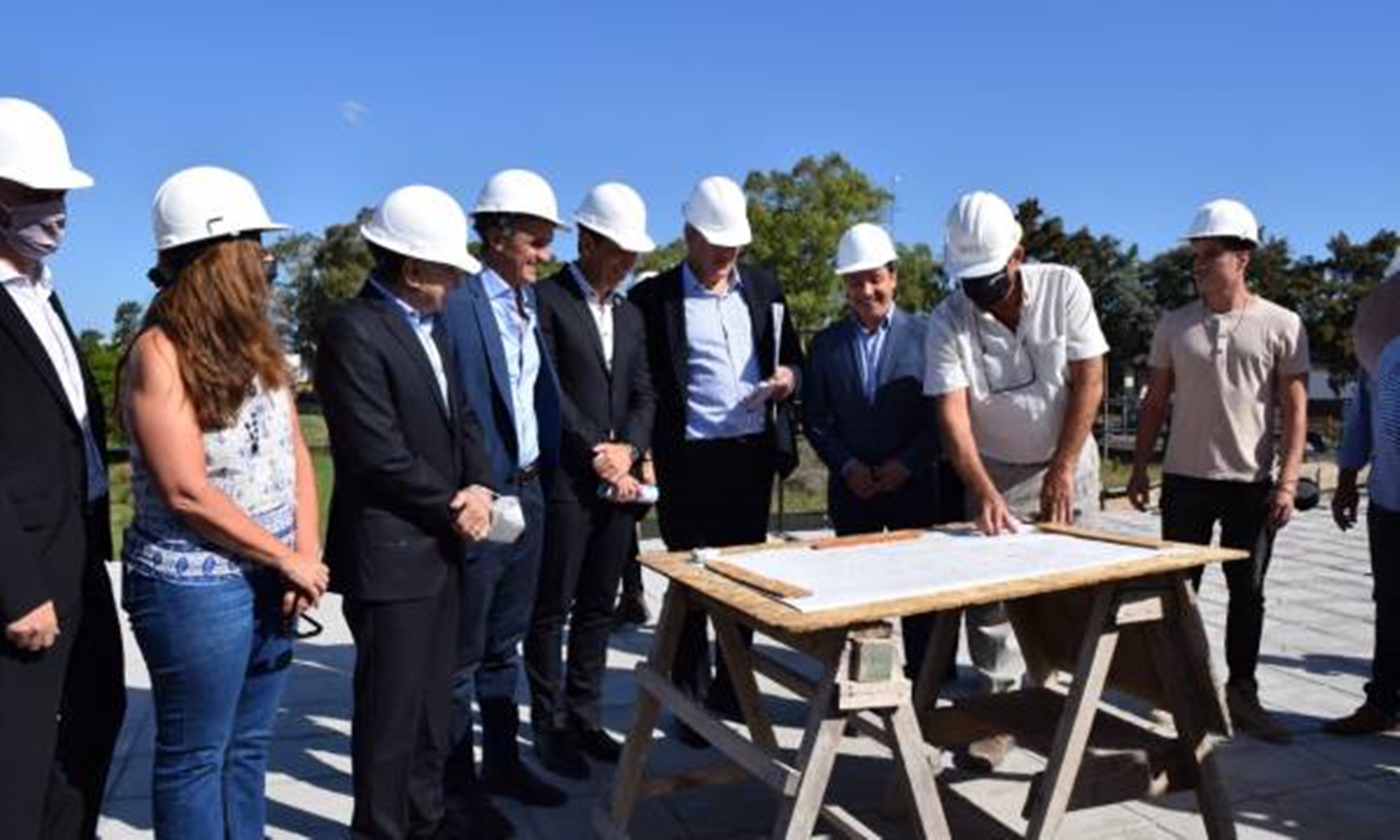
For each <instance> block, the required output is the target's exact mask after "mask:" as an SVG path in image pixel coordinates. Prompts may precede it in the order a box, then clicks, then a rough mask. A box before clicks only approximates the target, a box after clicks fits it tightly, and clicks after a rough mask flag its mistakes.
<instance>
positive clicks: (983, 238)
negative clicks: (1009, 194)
mask: <svg viewBox="0 0 1400 840" xmlns="http://www.w3.org/2000/svg"><path fill="white" fill-rule="evenodd" d="M943 236H944V239H943V266H944V270H945V271H946V272H947V273H948V276H949V277H951V278H952V279H953V280H961V279H962V278H964V277H985V276H987V275H988V274H995V273H997V272H998V271H1000V270H1001V269H1002V268H1003V267H1005V265H1006V262H1007V260H1009V259H1011V255H1012V254H1013V253H1014V252H1015V251H1016V246H1018V245H1020V244H1021V223H1020V222H1018V221H1016V216H1015V214H1014V213H1012V212H1011V205H1009V204H1007V203H1006V202H1005V201H1004V200H1002V198H1001V196H999V195H996V194H995V193H989V192H971V193H967V194H966V195H964V196H963V197H961V198H959V199H958V203H957V204H954V205H953V209H952V210H949V211H948V219H947V221H945V222H944V225H943Z"/></svg>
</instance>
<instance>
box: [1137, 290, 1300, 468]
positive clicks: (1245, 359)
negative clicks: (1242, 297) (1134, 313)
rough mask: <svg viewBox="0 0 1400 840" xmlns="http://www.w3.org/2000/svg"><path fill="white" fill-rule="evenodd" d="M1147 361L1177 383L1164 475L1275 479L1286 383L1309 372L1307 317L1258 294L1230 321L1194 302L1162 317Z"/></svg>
mask: <svg viewBox="0 0 1400 840" xmlns="http://www.w3.org/2000/svg"><path fill="white" fill-rule="evenodd" d="M1147 363H1148V364H1149V365H1151V366H1152V367H1154V368H1161V369H1165V370H1170V371H1171V372H1172V373H1173V375H1174V378H1175V383H1176V387H1175V391H1174V393H1173V396H1172V410H1171V435H1170V437H1169V438H1168V439H1167V457H1166V460H1165V461H1164V462H1163V464H1162V470H1163V472H1168V473H1175V474H1177V475H1185V476H1191V477H1193V478H1208V479H1217V480H1225V481H1267V480H1269V478H1270V477H1271V476H1272V474H1273V468H1274V454H1275V453H1274V431H1275V430H1274V414H1275V411H1274V410H1275V408H1276V407H1277V395H1278V382H1279V378H1280V377H1287V376H1296V375H1298V374H1304V375H1306V374H1307V372H1308V367H1309V362H1308V334H1307V333H1306V332H1305V331H1304V330H1303V322H1302V319H1300V318H1299V317H1298V316H1297V315H1295V314H1293V313H1292V312H1290V311H1288V310H1287V309H1284V308H1283V307H1282V306H1279V305H1278V304H1276V303H1271V302H1269V301H1267V300H1265V299H1264V298H1262V297H1259V296H1258V295H1254V296H1252V297H1251V298H1250V299H1249V302H1248V303H1246V304H1245V306H1244V308H1243V309H1239V310H1235V311H1233V312H1227V313H1225V314H1223V315H1217V314H1215V313H1212V312H1211V311H1210V310H1208V309H1207V308H1206V306H1205V304H1204V303H1203V302H1202V301H1200V300H1195V301H1192V302H1191V303H1188V304H1186V305H1185V306H1183V307H1181V308H1179V309H1174V310H1172V311H1171V312H1168V313H1167V314H1166V315H1163V316H1162V320H1161V321H1159V322H1158V324H1157V331H1156V333H1154V334H1153V336H1152V352H1151V354H1150V355H1149V356H1148V359H1147Z"/></svg>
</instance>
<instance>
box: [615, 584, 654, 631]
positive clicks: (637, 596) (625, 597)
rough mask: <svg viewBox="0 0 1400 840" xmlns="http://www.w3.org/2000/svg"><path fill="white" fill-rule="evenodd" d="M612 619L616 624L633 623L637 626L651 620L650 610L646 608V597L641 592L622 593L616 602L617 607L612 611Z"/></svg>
mask: <svg viewBox="0 0 1400 840" xmlns="http://www.w3.org/2000/svg"><path fill="white" fill-rule="evenodd" d="M613 621H615V622H616V623H618V624H635V625H637V626H638V627H641V626H642V625H644V624H646V623H647V622H649V621H651V612H650V611H649V610H647V602H646V598H645V597H643V595H642V593H640V592H637V593H629V592H624V593H622V597H621V598H620V599H618V602H617V609H616V610H614V611H613Z"/></svg>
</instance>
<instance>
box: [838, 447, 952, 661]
mask: <svg viewBox="0 0 1400 840" xmlns="http://www.w3.org/2000/svg"><path fill="white" fill-rule="evenodd" d="M836 482H842V484H840V485H838V484H837V483H836ZM964 505H965V502H964V501H963V487H962V482H961V481H960V480H959V479H958V476H957V473H955V472H954V471H953V468H952V467H951V466H949V465H947V464H938V465H935V466H934V468H933V471H932V472H931V473H930V474H929V475H927V476H924V477H922V478H919V479H910V480H909V481H908V482H906V483H905V484H904V486H903V487H900V488H899V490H897V491H895V492H894V493H886V494H881V495H879V496H876V497H874V498H872V499H866V500H861V499H858V498H856V497H855V496H854V495H853V494H851V493H850V491H849V490H847V489H846V488H845V486H844V481H842V479H841V478H840V477H839V476H833V477H832V480H831V483H829V484H828V485H827V518H829V519H830V520H831V527H832V528H833V529H834V530H835V531H836V536H838V537H844V536H848V535H852V534H878V533H880V532H882V531H899V530H902V529H905V528H928V527H930V526H932V525H942V524H945V523H948V522H961V521H962V520H963V519H964V518H965V517H964V515H963V512H964V511H963V508H964ZM934 617H935V614H934V613H923V614H921V615H910V616H905V618H904V619H903V620H902V622H901V623H902V624H903V632H904V667H905V672H906V673H907V674H908V675H909V676H910V677H911V678H914V677H917V675H918V669H919V666H920V665H921V664H923V661H924V653H925V652H926V651H927V650H928V643H929V637H930V636H932V635H933V622H934ZM957 656H958V652H957V650H956V648H955V649H954V650H953V651H952V655H951V657H950V659H949V661H948V662H946V663H944V665H943V668H944V672H945V673H953V672H954V670H955V669H956V667H957V666H956V663H957Z"/></svg>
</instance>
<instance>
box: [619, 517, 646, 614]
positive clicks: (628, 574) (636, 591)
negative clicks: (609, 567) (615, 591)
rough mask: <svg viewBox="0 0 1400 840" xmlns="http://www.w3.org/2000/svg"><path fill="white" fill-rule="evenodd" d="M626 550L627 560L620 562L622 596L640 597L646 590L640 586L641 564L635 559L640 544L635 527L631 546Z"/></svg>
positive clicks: (639, 549)
mask: <svg viewBox="0 0 1400 840" xmlns="http://www.w3.org/2000/svg"><path fill="white" fill-rule="evenodd" d="M627 551H628V554H627V557H628V560H627V562H626V563H624V564H622V597H624V598H641V597H642V596H643V595H645V594H646V592H645V590H644V589H643V588H642V564H641V563H640V562H638V561H637V557H638V555H640V554H641V546H640V545H639V539H638V536H637V529H636V528H633V529H632V547H631V548H629V549H627Z"/></svg>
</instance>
